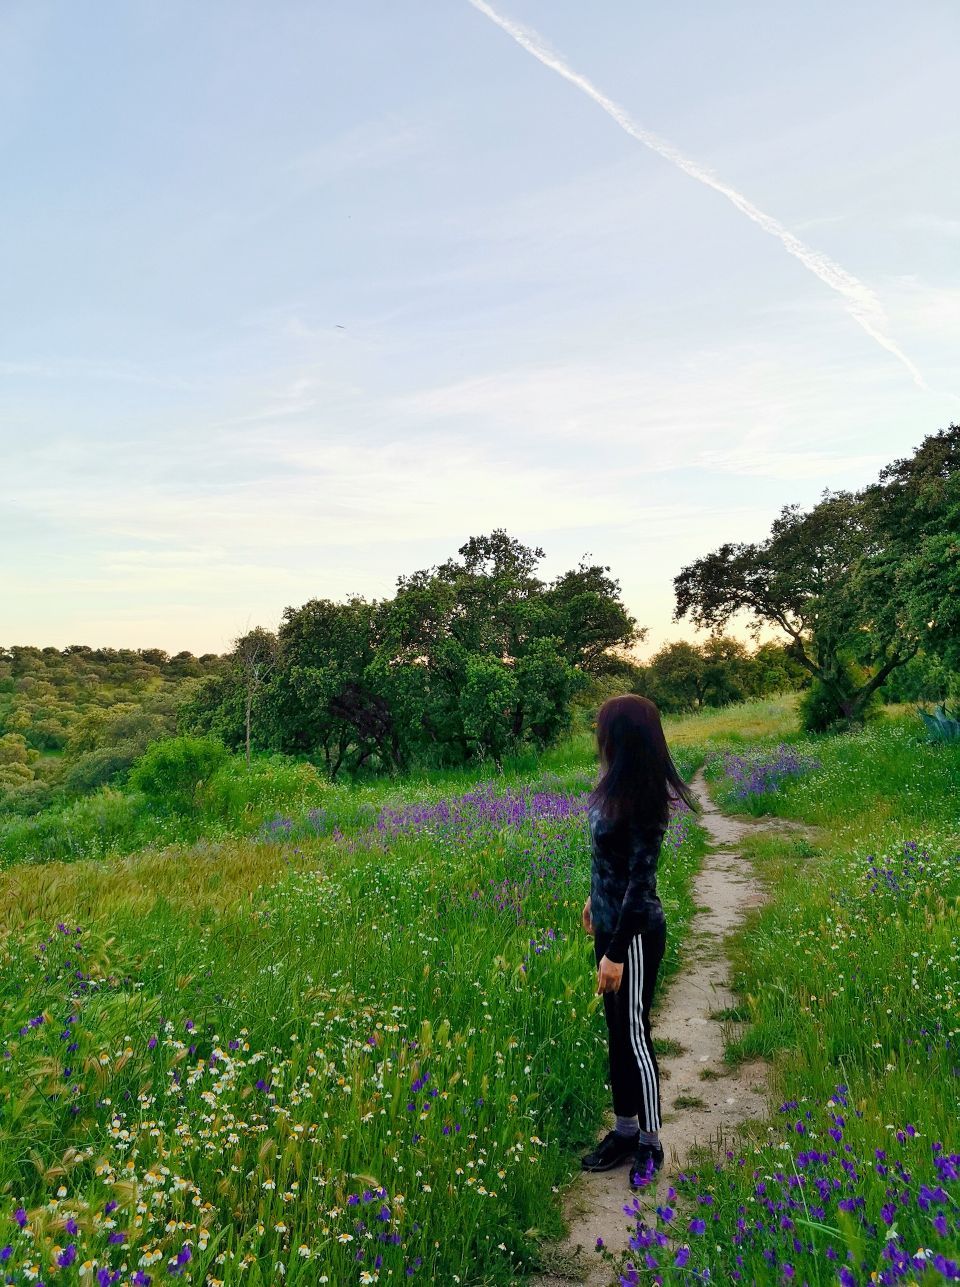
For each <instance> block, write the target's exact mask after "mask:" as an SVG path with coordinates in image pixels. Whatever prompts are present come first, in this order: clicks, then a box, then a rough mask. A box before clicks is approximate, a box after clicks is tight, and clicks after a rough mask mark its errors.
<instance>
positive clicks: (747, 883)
mask: <svg viewBox="0 0 960 1287" xmlns="http://www.w3.org/2000/svg"><path fill="white" fill-rule="evenodd" d="M692 786H693V789H694V791H695V792H696V795H697V798H698V800H699V801H700V804H701V808H702V810H703V812H702V814H701V818H700V821H701V823H702V825H703V827H704V829H705V830H706V832H707V834H708V836H709V838H710V850H709V852H708V853H707V855H706V856H705V858H704V860H703V864H702V866H701V868H700V871H699V873H698V875H697V876H696V877H695V879H694V882H693V899H694V903H695V905H696V907H697V909H698V910H697V912H696V914H695V916H694V918H693V921H692V923H691V925H690V929H689V931H688V935H689V938H688V943H687V950H686V959H685V962H684V964H683V966H682V967H681V969H680V972H679V973H678V974H677V975H676V976H675V977H674V978H673V980H672V981H671V982H670V984H669V985H668V986H667V989H666V993H665V995H664V997H663V1001H662V1004H659V1005H657V1006H656V1007H655V1009H654V1012H653V1023H652V1027H653V1034H654V1036H655V1037H659V1038H661V1039H665V1040H669V1041H671V1043H676V1047H675V1053H671V1054H665V1055H658V1064H659V1067H660V1098H661V1104H662V1117H663V1127H662V1130H661V1135H660V1138H661V1140H662V1142H663V1147H664V1151H665V1154H666V1157H665V1161H664V1166H663V1170H662V1171H661V1172H660V1177H659V1181H658V1183H657V1185H656V1186H654V1187H652V1188H651V1189H650V1190H649V1191H648V1193H647V1194H646V1195H644V1196H643V1197H642V1198H641V1201H642V1202H644V1204H645V1205H647V1204H649V1205H650V1207H651V1208H652V1207H653V1206H655V1205H656V1203H657V1201H659V1200H660V1199H658V1198H657V1197H656V1194H657V1193H658V1192H659V1193H660V1194H661V1195H663V1194H665V1192H666V1189H667V1186H668V1184H669V1183H670V1182H671V1180H673V1179H675V1177H676V1176H677V1174H678V1173H679V1172H680V1171H682V1170H683V1169H684V1168H685V1167H688V1166H689V1163H688V1159H689V1157H690V1153H691V1150H692V1149H694V1148H695V1147H698V1146H699V1147H704V1146H706V1147H708V1148H712V1149H716V1148H718V1147H719V1146H720V1145H721V1143H722V1142H723V1141H724V1140H725V1139H727V1138H728V1137H729V1136H730V1135H732V1134H733V1133H734V1132H735V1130H736V1128H737V1127H739V1126H741V1125H742V1124H743V1123H744V1122H745V1121H747V1120H748V1119H750V1118H763V1117H764V1116H765V1115H766V1092H767V1065H766V1064H765V1062H764V1061H763V1060H754V1061H751V1062H747V1063H743V1064H740V1065H738V1066H737V1067H734V1068H728V1067H727V1066H726V1065H725V1064H724V1059H723V1052H724V1047H725V1045H726V1042H727V1040H728V1039H731V1038H733V1037H735V1036H736V1034H737V1032H738V1031H739V1030H740V1027H741V1025H740V1024H738V1023H736V1022H735V1021H734V1020H732V1019H729V1018H725V1017H724V1016H725V1013H728V1012H730V1011H731V1010H732V1009H733V1007H734V1006H735V1005H736V1000H737V999H736V997H735V996H734V994H733V992H732V991H731V990H730V963H729V961H728V959H727V955H726V952H725V950H724V947H723V940H724V938H725V937H726V936H727V935H728V934H729V933H730V931H731V930H733V929H735V928H736V926H737V925H738V924H739V923H740V921H741V920H742V919H743V916H744V914H745V912H746V911H747V909H748V908H750V907H756V906H758V905H759V904H761V903H762V902H763V901H764V893H763V890H762V887H761V886H760V883H759V882H758V881H757V879H756V877H755V876H754V875H753V869H752V866H751V865H750V863H749V861H748V860H747V859H745V858H744V857H743V856H742V855H741V854H740V853H738V852H737V849H736V846H737V844H738V842H739V841H740V840H741V839H742V837H743V836H744V835H746V834H747V833H748V832H750V831H754V830H757V829H763V830H793V829H794V827H793V826H792V825H791V824H790V823H789V822H781V820H779V819H764V820H763V821H762V822H756V821H753V820H752V819H741V818H733V817H730V816H729V815H727V814H724V813H721V811H720V810H719V809H718V808H717V807H716V805H715V804H714V803H713V801H712V799H711V798H710V795H709V793H708V791H707V785H706V782H705V781H704V777H703V774H702V772H698V773H697V775H696V776H695V777H694V779H693V782H692ZM610 1125H612V1117H611V1121H610ZM607 1129H609V1127H604V1130H607ZM633 1197H634V1194H633V1192H632V1191H631V1189H630V1185H629V1178H628V1168H627V1167H626V1166H624V1167H619V1168H617V1169H616V1170H613V1171H607V1172H604V1173H601V1174H590V1173H587V1172H583V1173H582V1174H580V1175H579V1176H577V1177H576V1178H575V1180H574V1182H573V1183H572V1184H571V1185H570V1188H569V1190H568V1192H567V1196H566V1202H565V1214H566V1218H567V1223H568V1226H569V1232H568V1234H567V1236H566V1238H565V1239H564V1240H563V1241H562V1242H561V1243H559V1244H557V1245H555V1246H553V1247H551V1248H550V1249H549V1250H547V1251H546V1253H545V1259H546V1260H547V1262H548V1264H549V1265H550V1269H549V1272H547V1273H546V1274H544V1275H541V1276H540V1277H537V1278H535V1279H534V1280H533V1287H569V1285H570V1284H571V1283H586V1284H588V1287H609V1284H610V1282H611V1273H610V1269H609V1266H608V1265H606V1264H605V1263H604V1261H603V1259H602V1257H601V1256H599V1255H598V1254H597V1252H596V1250H595V1247H596V1241H597V1238H598V1237H602V1238H603V1241H604V1243H605V1244H606V1246H607V1247H608V1248H609V1249H610V1250H611V1251H612V1252H614V1254H617V1253H619V1252H620V1251H621V1250H625V1249H626V1248H627V1247H628V1245H629V1238H630V1235H631V1233H632V1232H633V1229H634V1227H635V1225H634V1222H633V1221H631V1220H630V1218H629V1217H628V1216H627V1215H625V1214H624V1211H623V1207H624V1205H625V1204H627V1203H632V1201H633Z"/></svg>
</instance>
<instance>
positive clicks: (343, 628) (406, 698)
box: [0, 425, 960, 814]
mask: <svg viewBox="0 0 960 1287" xmlns="http://www.w3.org/2000/svg"><path fill="white" fill-rule="evenodd" d="M543 557H544V551H543V550H542V549H540V548H539V547H536V548H533V547H529V546H526V545H523V544H522V543H521V542H520V541H518V540H516V539H514V538H512V537H510V536H509V535H508V534H507V533H506V532H505V531H504V530H503V529H496V530H495V531H493V532H492V533H490V534H489V535H488V536H475V537H471V538H470V539H469V540H468V541H467V542H466V543H465V544H464V545H462V546H461V547H460V549H459V551H458V555H457V557H455V558H450V559H448V560H447V561H446V562H444V563H441V564H439V565H437V566H435V567H431V568H427V569H424V570H421V571H418V572H413V573H411V574H409V575H404V576H400V577H399V579H398V581H397V584H396V591H395V593H394V594H393V595H392V596H389V597H386V598H383V599H379V600H377V599H374V600H368V599H365V598H362V597H360V596H353V597H351V598H349V599H347V600H346V601H343V602H334V601H332V600H330V599H312V600H310V601H309V602H308V603H305V604H303V605H302V606H301V607H296V608H294V607H290V608H287V610H286V611H285V612H284V614H283V618H282V621H281V624H280V627H279V629H278V630H277V631H276V632H273V631H271V630H267V629H264V628H262V627H258V628H257V629H255V630H252V631H250V632H248V633H247V634H246V635H244V636H243V637H241V638H240V639H238V640H237V641H236V644H235V646H234V647H233V649H232V651H231V652H230V653H229V654H227V655H226V656H224V657H218V656H214V655H213V654H206V655H204V656H201V657H194V656H193V655H192V654H191V653H189V652H180V653H177V654H176V655H175V656H173V657H170V656H168V655H167V654H166V653H165V652H163V651H162V650H160V649H142V650H137V651H133V650H129V649H109V648H103V649H94V648H88V647H84V646H81V645H76V646H73V647H70V648H65V649H62V650H60V649H56V648H29V647H11V648H7V649H2V648H0V812H7V813H11V812H12V813H22V814H29V813H36V812H38V811H40V810H42V809H44V808H46V807H47V806H48V805H50V804H53V803H57V802H64V801H69V800H71V799H75V798H76V797H78V796H82V795H85V794H89V793H90V792H92V791H95V790H97V789H98V788H99V787H102V786H104V785H114V784H122V783H123V782H124V781H125V779H126V775H127V772H128V770H129V769H130V768H131V766H132V765H133V764H134V763H135V762H136V761H137V760H138V759H139V758H140V757H141V756H142V755H143V754H144V752H145V751H146V749H147V748H148V747H150V746H151V745H153V744H154V743H156V742H158V741H162V740H163V739H167V738H171V737H173V736H175V735H178V734H181V735H201V736H208V737H213V738H215V739H217V740H218V741H219V742H221V743H222V744H224V745H225V746H226V747H228V748H230V749H232V750H235V751H239V750H243V751H244V753H245V755H246V757H247V759H248V761H249V760H250V758H251V756H252V754H253V753H254V752H258V753H259V752H280V753H283V754H285V755H288V756H289V755H292V756H296V757H299V758H304V759H310V760H311V761H313V762H314V763H315V764H317V765H318V766H319V767H320V768H321V769H322V770H324V771H325V773H326V774H327V776H328V777H330V778H336V777H338V776H340V775H341V774H344V775H351V774H357V773H361V774H363V773H370V772H383V771H387V772H403V771H407V770H409V769H411V768H414V767H423V768H433V767H455V766H457V765H461V764H466V763H468V762H471V761H484V760H485V761H489V762H492V763H494V764H496V763H498V762H499V761H500V760H501V759H502V758H503V757H504V756H506V755H508V754H512V753H515V752H518V751H522V750H524V748H528V747H529V748H538V747H544V746H547V745H549V744H550V743H552V742H555V741H556V740H557V739H559V738H560V737H562V736H563V735H564V734H566V733H567V732H568V731H569V730H570V729H571V727H573V726H574V724H575V722H576V724H577V726H578V727H588V726H589V723H590V718H591V715H592V713H593V711H594V710H595V709H596V706H597V705H598V703H599V702H600V701H601V700H602V699H603V697H604V696H606V695H609V694H610V693H612V692H618V691H619V692H623V691H633V692H639V693H643V694H646V695H647V696H650V697H652V698H653V699H654V700H655V701H656V702H657V704H658V705H659V706H660V707H661V709H663V710H664V711H666V712H680V711H690V710H696V709H699V708H701V707H706V706H721V705H725V704H727V703H731V702H736V701H741V700H743V699H745V698H750V697H758V696H763V695H766V694H768V693H772V692H777V691H784V690H788V689H795V688H798V687H803V686H805V687H806V689H807V691H806V693H805V695H804V698H803V702H802V711H803V718H804V721H805V723H806V725H807V727H808V728H810V729H814V730H825V729H828V728H831V727H838V726H843V725H849V724H850V723H857V722H860V721H862V720H863V719H864V718H866V717H868V715H869V714H870V710H871V707H872V706H874V705H876V704H877V703H879V701H880V700H881V699H882V698H885V699H886V700H893V701H918V700H943V699H944V698H950V697H956V696H958V695H960V674H958V670H960V427H958V426H956V425H951V426H950V427H949V428H948V429H945V430H943V431H941V432H940V433H937V434H934V435H932V436H930V437H928V438H926V439H925V440H924V441H923V443H922V444H921V445H920V447H919V448H918V449H917V451H916V452H915V453H914V454H913V455H912V456H910V457H907V458H905V459H902V460H898V461H895V462H894V463H893V464H891V465H889V466H888V467H887V468H886V469H884V470H883V471H881V474H880V476H879V478H878V480H877V482H876V483H874V484H872V485H871V486H869V487H867V488H864V489H863V490H862V491H860V492H856V493H852V492H834V493H829V492H827V493H824V496H823V498H822V500H821V501H820V502H819V503H818V504H817V505H815V506H814V507H813V508H812V509H811V510H809V511H804V510H801V509H800V507H799V506H796V505H792V506H786V507H785V508H784V509H783V510H782V512H781V514H780V515H779V517H778V518H777V519H776V520H775V522H774V523H773V526H772V528H771V532H770V535H769V537H767V538H766V540H764V541H760V542H757V543H753V544H743V543H741V544H725V545H722V546H720V547H719V548H718V549H717V550H715V551H714V552H713V553H711V554H708V555H706V556H704V557H703V558H701V559H698V560H696V561H695V562H694V563H691V564H690V565H689V566H688V567H686V568H684V569H683V570H682V571H681V572H680V573H679V575H678V576H677V577H676V578H675V581H674V585H675V589H676V599H677V606H676V614H675V616H676V619H677V620H682V619H683V618H689V620H691V621H692V622H693V624H694V625H696V626H697V627H700V628H702V629H705V630H707V631H709V632H710V635H711V637H710V638H709V639H708V640H707V642H706V643H703V644H691V643H687V642H676V643H672V644H668V645H666V646H665V647H663V648H661V649H660V651H659V652H658V653H656V654H655V655H654V656H653V657H651V658H650V659H649V660H647V661H645V662H643V663H640V662H638V661H637V658H636V651H635V646H636V645H637V644H638V643H639V642H641V641H642V640H643V638H644V636H645V633H646V632H645V630H644V628H643V627H642V626H639V625H638V624H637V622H636V620H635V619H634V618H633V617H632V616H631V615H630V614H629V612H628V611H627V609H626V607H625V605H624V603H623V601H622V598H621V593H620V585H619V582H618V581H617V580H616V579H614V578H613V577H612V576H611V575H610V568H609V567H608V566H606V565H600V564H591V563H588V562H586V561H585V560H583V561H581V562H580V564H579V565H578V566H576V567H574V568H571V569H570V570H568V571H567V572H564V573H562V574H561V575H559V576H557V577H555V578H554V579H553V580H550V581H546V580H544V579H542V578H541V577H540V576H538V575H537V568H538V566H539V564H540V561H541V560H542V558H543ZM734 620H738V621H746V622H747V623H749V624H752V625H753V626H756V627H757V628H758V630H763V631H764V632H765V633H766V634H767V635H769V633H770V632H771V631H779V632H781V634H782V636H783V641H782V642H781V643H771V642H769V641H768V642H765V643H763V644H761V645H760V646H758V647H756V648H754V649H748V648H747V647H745V646H744V645H743V644H742V643H741V642H739V641H738V640H736V639H733V638H730V637H728V636H726V635H724V634H723V633H722V632H723V631H724V630H725V629H726V628H727V626H728V624H729V623H730V622H731V621H734Z"/></svg>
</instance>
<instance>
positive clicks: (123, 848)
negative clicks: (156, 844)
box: [0, 787, 160, 866]
mask: <svg viewBox="0 0 960 1287" xmlns="http://www.w3.org/2000/svg"><path fill="white" fill-rule="evenodd" d="M144 803H145V802H144V799H143V796H130V795H123V794H121V792H119V791H113V790H111V789H110V787H104V789H103V790H102V791H100V792H99V793H98V794H97V795H93V796H88V797H87V798H86V799H84V800H77V801H76V802H75V803H74V804H70V805H67V806H66V807H64V808H60V809H47V810H46V811H45V812H44V813H42V814H40V815H39V816H38V817H36V818H28V819H16V820H14V819H11V820H10V821H9V822H8V823H7V824H6V825H3V826H0V865H3V866H6V865H8V864H9V863H13V862H28V863H33V862H75V861H76V860H77V859H80V858H103V857H106V856H107V855H108V854H114V853H130V852H131V851H132V850H134V849H137V848H139V847H140V846H141V845H143V844H146V843H147V842H148V841H149V840H157V839H159V838H160V837H159V835H158V831H157V821H156V819H154V818H151V817H150V816H149V815H148V813H147V810H146V809H145V808H144Z"/></svg>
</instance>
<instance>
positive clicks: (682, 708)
mask: <svg viewBox="0 0 960 1287" xmlns="http://www.w3.org/2000/svg"><path fill="white" fill-rule="evenodd" d="M808 683H809V678H808V676H807V673H806V671H805V670H804V669H803V667H802V666H801V665H800V664H799V663H798V662H797V661H796V660H795V659H794V658H793V657H792V656H791V654H790V651H789V649H788V647H787V646H786V645H785V644H781V643H769V642H768V643H763V644H760V645H759V647H756V648H752V649H751V648H748V647H747V646H746V645H745V644H743V643H742V642H741V641H740V640H739V639H732V638H730V637H729V636H727V635H716V636H714V637H713V638H711V639H708V640H707V641H706V643H702V644H694V643H688V642H687V641H686V640H678V641H677V642H675V643H670V644H665V645H664V646H663V647H662V648H661V649H660V650H659V652H656V653H654V655H653V656H652V657H651V658H650V659H649V660H648V661H646V662H640V663H637V662H631V661H629V660H628V659H627V658H616V659H611V661H610V662H609V663H608V677H607V682H606V683H605V684H602V685H600V686H599V687H600V689H601V691H602V692H603V693H604V695H607V694H612V693H614V692H634V693H641V694H642V695H643V696H645V697H650V698H652V700H653V701H655V702H656V704H657V706H659V708H660V710H661V711H664V712H666V713H667V714H679V713H684V712H689V711H696V710H701V709H703V708H705V707H709V706H729V705H730V704H731V703H733V702H743V701H748V700H749V699H750V698H754V697H767V696H769V695H770V694H772V693H785V692H790V691H792V690H793V689H797V688H802V687H804V686H806V685H807V684H808Z"/></svg>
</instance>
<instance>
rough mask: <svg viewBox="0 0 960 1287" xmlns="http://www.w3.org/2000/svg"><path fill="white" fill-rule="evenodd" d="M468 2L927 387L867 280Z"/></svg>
mask: <svg viewBox="0 0 960 1287" xmlns="http://www.w3.org/2000/svg"><path fill="white" fill-rule="evenodd" d="M469 3H470V4H472V5H473V7H474V8H475V9H477V10H478V11H479V12H480V13H482V14H484V15H485V16H486V17H487V18H489V19H490V21H491V22H494V23H496V25H497V26H498V27H500V28H502V30H503V31H505V32H506V33H507V35H509V36H510V37H511V38H512V39H513V40H515V41H516V43H517V44H518V45H520V47H521V48H522V49H525V50H526V51H527V53H529V54H532V55H533V57H534V58H536V59H537V60H538V61H539V62H541V63H543V65H544V66H545V67H549V68H550V70H551V71H554V72H556V73H557V75H558V76H562V77H563V78H564V80H567V81H569V82H570V84H571V85H575V86H576V88H577V89H579V90H581V91H582V92H583V93H584V94H586V95H587V97H588V98H591V99H593V101H594V102H595V103H596V104H597V105H598V107H600V108H602V110H603V111H604V112H606V113H607V115H608V116H609V117H611V118H612V119H613V120H614V121H616V123H617V124H618V125H619V126H620V128H621V129H622V130H624V131H625V132H626V133H627V134H629V135H630V136H631V138H634V139H636V140H637V142H638V143H642V144H643V145H644V147H647V148H649V149H650V150H651V151H652V152H656V153H657V154H658V155H659V156H662V157H663V158H664V159H665V160H667V161H669V162H670V163H671V164H672V165H675V166H676V167H677V169H679V170H682V171H683V172H684V173H685V174H688V175H689V176H690V177H691V178H692V179H696V180H697V182H698V183H702V184H704V185H705V186H706V187H708V188H712V189H713V190H714V191H715V192H719V193H720V195H721V196H724V197H726V199H727V200H728V201H729V202H730V203H731V204H732V205H733V206H735V207H736V208H737V209H738V210H739V211H740V212H741V214H744V215H746V217H747V218H748V219H750V220H751V221H752V222H753V223H755V224H757V226H758V227H760V228H762V229H763V231H764V232H766V233H769V234H770V236H772V237H775V238H776V239H777V240H778V241H779V242H780V244H781V245H782V246H783V248H784V250H786V251H787V253H788V254H790V255H793V257H794V258H795V259H798V260H799V261H800V263H802V264H803V266H804V267H805V268H806V269H808V270H809V271H810V272H811V273H813V274H814V276H815V277H818V278H819V279H820V281H822V282H823V283H824V284H825V285H826V286H829V287H830V289H831V290H834V291H836V292H837V293H838V294H839V295H841V296H842V297H843V299H844V301H845V306H846V310H847V312H848V313H849V314H850V316H851V317H852V318H853V319H854V321H855V322H856V323H857V324H858V325H859V326H861V327H862V328H863V330H865V331H866V333H867V334H868V335H869V336H870V337H871V338H872V339H874V340H876V342H877V343H878V344H879V345H880V346H881V347H882V348H884V349H886V350H887V352H888V353H892V354H893V356H894V357H895V358H896V359H897V360H898V361H899V362H901V363H902V364H903V366H904V367H905V368H906V369H907V371H909V373H910V375H911V377H912V379H913V381H914V383H915V384H916V385H917V387H918V388H920V389H924V390H925V389H926V388H927V385H926V382H925V380H924V378H923V376H922V375H921V373H920V371H919V369H918V367H917V366H916V364H915V363H914V362H913V361H912V359H911V358H909V357H908V356H907V355H906V353H904V352H903V350H902V349H901V348H900V347H899V346H898V345H897V344H896V343H895V342H894V341H893V340H892V339H891V338H890V336H889V335H887V333H886V330H885V327H886V323H887V319H886V314H885V313H884V311H883V308H882V306H881V304H880V301H879V300H878V299H877V297H876V295H875V294H874V293H873V291H872V290H870V288H869V287H868V286H866V285H864V283H863V282H861V281H860V280H859V279H858V278H856V277H854V276H853V274H852V273H849V272H847V270H846V269H845V268H842V267H841V266H840V265H839V264H837V263H835V262H834V261H833V260H832V259H830V258H829V257H828V256H827V255H824V254H822V253H821V252H820V251H817V250H814V249H813V248H812V247H810V246H807V245H806V244H805V243H804V242H802V241H801V240H800V239H799V237H797V236H796V235H795V234H794V233H792V232H790V230H789V229H788V228H786V227H785V226H784V225H783V224H782V223H780V221H779V220H778V219H775V218H774V217H773V216H772V215H768V214H766V213H765V212H764V211H763V210H761V209H759V207H758V206H755V205H754V204H753V202H751V201H749V200H748V199H747V198H746V197H745V196H744V195H743V194H742V193H741V192H738V191H737V190H736V188H732V187H731V186H730V185H729V184H727V183H724V182H723V181H722V180H720V179H718V178H717V177H716V176H715V175H713V174H712V173H711V172H710V171H709V170H707V169H705V168H704V167H703V166H702V165H700V164H699V163H698V162H696V161H692V160H691V159H690V158H689V157H687V156H685V155H684V154H683V153H682V152H681V151H679V149H678V148H676V147H674V145H673V144H672V143H668V142H667V141H666V140H665V139H662V138H660V137H659V136H658V135H656V134H653V133H652V132H651V131H650V130H647V129H644V127H643V126H641V125H638V124H637V122H636V121H634V120H633V118H632V117H631V116H630V115H629V114H628V113H627V112H626V110H625V109H624V108H623V107H621V106H620V105H619V104H618V103H615V102H614V101H613V99H612V98H609V97H608V96H607V95H606V94H604V93H603V92H602V91H601V90H599V89H598V88H597V87H596V85H594V84H593V82H592V81H590V80H588V79H587V77H586V76H583V75H582V74H581V73H580V72H576V71H574V70H573V68H572V67H570V65H569V64H568V63H567V62H566V61H565V60H564V59H563V58H561V57H560V55H559V54H556V53H554V52H553V51H552V50H550V49H549V48H548V47H547V46H546V44H544V42H543V40H542V39H541V38H540V36H539V35H538V34H537V33H536V32H534V31H532V30H531V29H530V28H528V27H522V26H520V24H519V23H516V22H513V21H512V20H511V19H509V18H505V17H504V16H503V15H502V14H500V13H498V12H497V11H496V9H494V8H493V7H492V6H491V5H489V4H487V3H486V0H469Z"/></svg>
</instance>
